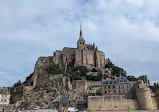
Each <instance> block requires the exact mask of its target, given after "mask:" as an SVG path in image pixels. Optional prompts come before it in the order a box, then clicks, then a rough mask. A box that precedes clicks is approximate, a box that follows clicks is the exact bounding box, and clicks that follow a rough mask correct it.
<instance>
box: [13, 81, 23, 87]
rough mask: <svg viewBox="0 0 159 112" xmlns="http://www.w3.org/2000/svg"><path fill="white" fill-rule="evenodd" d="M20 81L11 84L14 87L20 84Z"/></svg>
mask: <svg viewBox="0 0 159 112" xmlns="http://www.w3.org/2000/svg"><path fill="white" fill-rule="evenodd" d="M21 84H22V83H21V81H20V80H19V81H18V82H16V83H15V84H14V85H13V87H16V86H19V85H21Z"/></svg>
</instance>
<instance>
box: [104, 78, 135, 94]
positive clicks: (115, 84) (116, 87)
mask: <svg viewBox="0 0 159 112" xmlns="http://www.w3.org/2000/svg"><path fill="white" fill-rule="evenodd" d="M132 86H133V83H131V82H130V81H129V80H128V79H127V78H126V77H115V79H110V78H107V79H106V80H104V81H103V85H102V90H103V91H102V94H103V95H108V94H110V93H111V92H112V91H113V93H112V94H114V95H115V94H120V95H124V94H126V93H128V92H129V90H130V89H131V87H132Z"/></svg>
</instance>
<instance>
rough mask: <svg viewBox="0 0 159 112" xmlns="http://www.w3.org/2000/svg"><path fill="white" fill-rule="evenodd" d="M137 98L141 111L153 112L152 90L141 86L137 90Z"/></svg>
mask: <svg viewBox="0 0 159 112" xmlns="http://www.w3.org/2000/svg"><path fill="white" fill-rule="evenodd" d="M136 96H137V100H138V103H139V109H141V110H153V109H154V107H153V104H152V99H151V92H150V88H148V87H146V86H145V85H144V84H140V85H139V88H137V90H136Z"/></svg>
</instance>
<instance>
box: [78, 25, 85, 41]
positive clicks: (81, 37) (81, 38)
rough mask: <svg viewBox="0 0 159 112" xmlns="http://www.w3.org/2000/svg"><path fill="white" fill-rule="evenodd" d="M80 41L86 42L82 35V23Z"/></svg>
mask: <svg viewBox="0 0 159 112" xmlns="http://www.w3.org/2000/svg"><path fill="white" fill-rule="evenodd" d="M79 40H82V41H84V38H83V34H82V27H81V23H80V37H79Z"/></svg>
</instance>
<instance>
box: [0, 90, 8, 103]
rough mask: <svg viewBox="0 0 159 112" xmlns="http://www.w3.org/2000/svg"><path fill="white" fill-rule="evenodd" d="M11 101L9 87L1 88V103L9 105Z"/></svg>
mask: <svg viewBox="0 0 159 112" xmlns="http://www.w3.org/2000/svg"><path fill="white" fill-rule="evenodd" d="M9 103H10V94H9V90H8V88H0V105H8V104H9Z"/></svg>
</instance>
